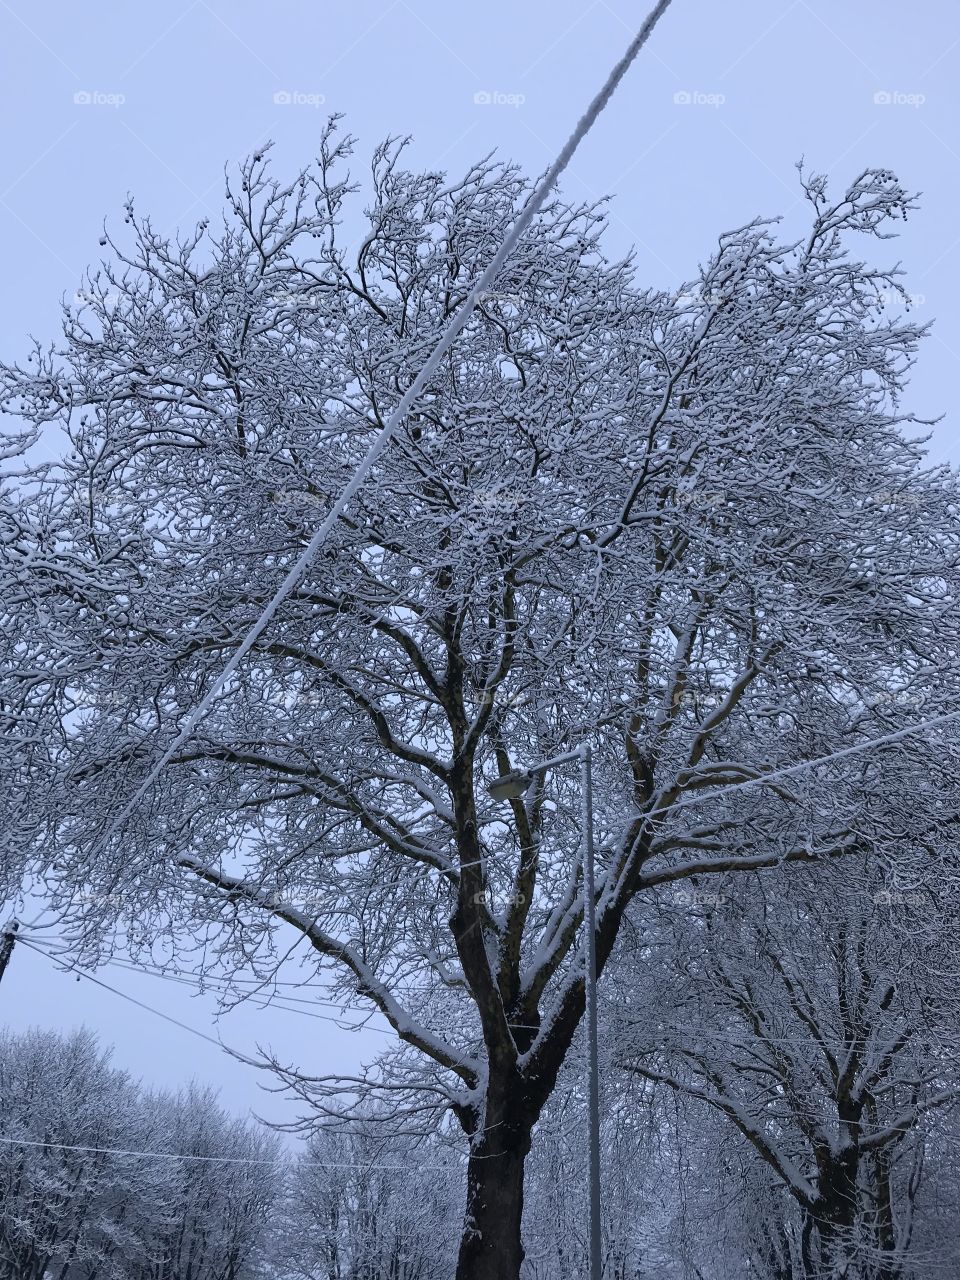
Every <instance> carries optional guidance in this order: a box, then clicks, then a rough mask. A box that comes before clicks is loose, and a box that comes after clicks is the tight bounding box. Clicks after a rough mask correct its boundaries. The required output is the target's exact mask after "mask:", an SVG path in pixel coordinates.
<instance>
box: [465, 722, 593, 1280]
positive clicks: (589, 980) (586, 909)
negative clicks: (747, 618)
mask: <svg viewBox="0 0 960 1280" xmlns="http://www.w3.org/2000/svg"><path fill="white" fill-rule="evenodd" d="M571 760H579V761H580V777H581V781H582V787H583V811H582V812H583V924H584V930H585V932H586V965H585V970H586V972H585V975H584V996H585V1013H586V1019H587V1104H588V1105H587V1110H588V1112H589V1157H590V1280H600V1272H601V1268H602V1259H601V1250H600V1061H599V1051H598V1045H597V933H596V903H595V901H594V848H593V752H592V751H591V748H590V746H589V744H584V746H582V747H578V748H577V750H576V751H570V752H568V753H567V754H566V755H562V756H555V757H554V758H553V759H552V760H544V761H543V762H542V763H541V764H535V765H531V766H530V767H528V768H526V769H514V770H512V771H511V772H510V773H505V774H502V775H501V776H500V777H499V778H495V779H494V781H493V782H491V783H490V784H489V787H488V789H489V791H490V794H491V796H492V797H493V798H494V800H497V801H499V802H504V801H507V800H518V799H519V798H520V796H522V795H523V794H524V792H525V791H526V790H527V788H528V787H529V786H530V784H531V783H532V782H533V780H534V778H536V777H539V776H540V775H541V774H544V773H546V772H547V770H548V769H552V768H554V767H555V766H556V765H561V764H566V763H568V762H569V761H571Z"/></svg>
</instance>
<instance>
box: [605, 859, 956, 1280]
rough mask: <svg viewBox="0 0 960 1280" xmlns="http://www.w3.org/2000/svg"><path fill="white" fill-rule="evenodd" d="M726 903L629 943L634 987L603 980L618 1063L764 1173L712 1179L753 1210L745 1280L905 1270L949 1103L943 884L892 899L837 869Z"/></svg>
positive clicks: (738, 890)
mask: <svg viewBox="0 0 960 1280" xmlns="http://www.w3.org/2000/svg"><path fill="white" fill-rule="evenodd" d="M928 879H929V880H931V881H932V880H933V877H932V876H928ZM729 890H730V891H729V894H728V895H722V896H721V900H720V901H719V902H717V903H712V902H710V903H706V904H700V905H699V908H698V907H697V906H696V905H694V906H693V909H692V910H691V908H690V905H689V904H688V905H687V909H686V911H685V912H684V911H682V910H681V913H680V915H679V918H678V919H677V922H676V927H675V929H674V930H673V931H672V937H671V931H670V930H668V929H666V928H660V929H659V930H658V931H657V938H658V940H657V941H655V942H650V943H644V944H642V950H643V952H644V954H642V955H641V958H640V963H639V965H638V967H637V969H636V970H635V972H634V976H635V977H636V976H638V975H639V977H640V981H639V983H638V984H637V985H634V984H633V983H632V982H631V980H630V978H629V976H628V975H629V973H630V965H629V964H624V966H623V967H622V969H620V970H618V982H620V983H622V984H623V985H622V987H621V990H620V995H621V1005H620V1009H619V1011H618V1013H617V1014H616V1015H614V1016H616V1017H617V1021H618V1023H619V1028H618V1033H617V1035H618V1039H619V1041H620V1044H621V1046H622V1049H621V1059H622V1062H623V1064H624V1065H625V1066H626V1067H627V1068H628V1069H629V1070H631V1071H633V1072H636V1073H637V1074H638V1075H640V1076H642V1077H643V1078H644V1079H645V1080H647V1081H655V1082H659V1083H660V1084H662V1085H665V1086H668V1087H669V1088H671V1089H673V1090H676V1091H677V1092H678V1093H680V1094H682V1095H685V1096H686V1097H687V1098H691V1099H695V1100H697V1101H699V1102H702V1103H706V1104H708V1105H709V1106H710V1107H712V1108H714V1109H715V1110H716V1111H717V1112H719V1113H720V1114H721V1115H722V1116H723V1117H725V1118H726V1120H727V1121H728V1122H729V1124H730V1125H731V1126H732V1128H733V1129H734V1130H735V1131H736V1133H737V1134H738V1135H739V1136H740V1138H741V1139H742V1140H743V1141H742V1142H741V1143H739V1144H735V1150H739V1152H740V1153H741V1155H740V1157H739V1159H741V1160H742V1159H743V1158H744V1157H749V1154H750V1152H751V1150H752V1154H753V1156H754V1159H755V1162H758V1163H760V1164H761V1165H762V1166H763V1167H765V1169H766V1175H765V1176H763V1177H761V1176H760V1171H759V1170H758V1171H755V1172H754V1173H753V1175H752V1176H750V1177H747V1176H745V1175H744V1172H743V1165H742V1164H741V1166H740V1168H739V1170H738V1173H737V1174H736V1176H735V1177H730V1178H729V1179H727V1181H728V1183H729V1184H730V1186H731V1187H732V1186H733V1185H735V1184H739V1186H740V1188H741V1197H743V1196H745V1197H746V1198H747V1200H748V1201H749V1202H751V1203H750V1204H749V1206H748V1207H747V1209H746V1211H745V1212H744V1213H743V1214H742V1215H741V1217H742V1220H743V1221H744V1222H745V1223H746V1224H747V1235H748V1236H750V1237H752V1239H751V1241H750V1245H749V1249H748V1252H749V1253H750V1254H751V1255H752V1256H753V1257H755V1258H757V1259H758V1261H757V1265H755V1267H754V1270H755V1271H756V1272H758V1273H759V1274H761V1275H764V1276H766V1277H768V1278H769V1280H777V1277H779V1276H782V1275H787V1276H798V1277H800V1276H803V1277H807V1276H813V1277H818V1278H819V1277H824V1278H830V1280H832V1278H833V1277H839V1276H846V1277H856V1278H857V1280H891V1277H897V1276H902V1275H908V1274H913V1272H912V1271H911V1269H910V1268H911V1259H910V1245H911V1241H912V1239H913V1236H914V1209H915V1201H916V1197H917V1192H918V1190H919V1187H920V1185H921V1174H922V1171H923V1166H924V1163H925V1157H926V1155H927V1151H928V1147H929V1142H930V1138H929V1133H930V1122H931V1120H933V1119H934V1117H935V1115H936V1113H937V1112H939V1111H940V1110H943V1109H946V1108H954V1107H957V1106H958V1104H960V1073H958V1071H957V1068H956V1060H957V1050H958V1047H960V1045H958V1034H960V1033H958V1031H957V1028H956V1025H955V1009H954V999H953V995H952V991H949V992H948V991H947V990H946V989H944V987H943V985H942V984H938V983H937V982H936V980H935V977H934V975H932V974H931V959H932V952H931V947H930V942H931V937H930V936H929V934H930V932H931V931H930V930H929V928H928V926H927V924H926V921H928V920H929V919H930V918H931V915H932V912H931V908H933V909H934V910H935V911H936V916H935V919H936V921H937V930H938V931H940V932H941V933H942V934H948V933H949V934H951V935H954V936H955V932H956V919H955V912H953V911H950V910H949V905H948V901H947V899H946V895H945V893H944V892H943V885H942V884H941V885H940V892H939V893H937V892H935V891H934V890H933V887H932V886H931V885H928V886H927V887H926V888H920V887H915V888H912V889H910V890H903V889H890V888H889V887H885V880H884V878H882V877H881V875H880V874H878V869H874V870H871V867H870V866H869V865H867V866H864V865H863V864H862V863H860V862H859V860H855V859H849V860H847V862H846V863H845V865H844V866H843V867H842V868H831V869H830V870H829V871H828V872H822V871H821V872H820V874H818V875H817V876H816V877H814V876H811V875H810V874H809V872H808V871H806V870H795V871H793V872H792V873H790V874H789V875H784V876H782V877H779V878H778V879H774V878H772V877H771V878H768V880H767V881H761V882H759V883H757V884H755V885H751V884H750V883H749V882H748V881H741V882H740V883H738V884H737V885H736V886H729ZM911 917H913V919H912V918H911ZM915 922H916V927H914V924H915ZM668 939H670V941H669V942H668V941H667V940H668ZM648 946H650V947H652V948H653V949H654V950H658V951H659V953H658V954H657V956H656V957H655V958H654V957H652V956H651V955H650V954H647V953H646V952H647V947H648ZM660 948H662V949H660ZM955 976H956V974H955V966H954V972H953V974H952V977H953V978H954V980H955ZM938 988H939V989H938ZM952 1156H953V1159H954V1160H956V1159H957V1158H958V1156H960V1150H957V1149H954V1150H953V1153H952ZM747 1163H749V1161H747ZM771 1171H772V1174H773V1179H772V1185H770V1183H771V1179H770V1177H769V1174H770V1173H771ZM758 1179H759V1181H760V1183H761V1184H762V1183H766V1184H767V1186H768V1189H767V1190H766V1191H765V1192H764V1193H762V1194H760V1193H759V1191H758V1188H757V1186H756V1184H757V1182H758ZM778 1200H779V1202H780V1203H779V1205H778ZM758 1202H759V1203H760V1204H762V1205H763V1206H764V1208H763V1211H762V1213H761V1214H760V1215H757V1214H756V1212H755V1208H754V1206H755V1205H756V1203H758ZM791 1202H792V1203H791ZM727 1205H728V1208H727V1212H728V1213H729V1201H728V1202H727ZM764 1266H765V1267H766V1270H764V1269H763V1267H764Z"/></svg>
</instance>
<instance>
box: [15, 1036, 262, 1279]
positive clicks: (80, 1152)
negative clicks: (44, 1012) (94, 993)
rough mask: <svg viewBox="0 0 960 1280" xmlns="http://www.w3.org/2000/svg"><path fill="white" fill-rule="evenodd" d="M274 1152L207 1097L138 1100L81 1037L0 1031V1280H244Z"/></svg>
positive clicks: (255, 1259) (256, 1271)
mask: <svg viewBox="0 0 960 1280" xmlns="http://www.w3.org/2000/svg"><path fill="white" fill-rule="evenodd" d="M181 1156H192V1157H202V1159H196V1158H195V1159H192V1160H183V1159H180V1158H179V1157H181ZM278 1156H279V1149H278V1144H277V1140H276V1138H275V1136H274V1135H271V1134H267V1133H264V1132H263V1131H262V1130H257V1129H256V1128H254V1127H253V1126H251V1125H249V1124H247V1123H245V1122H242V1121H238V1120H233V1119H231V1118H230V1117H228V1116H227V1114H226V1113H225V1112H224V1111H223V1110H222V1109H221V1108H220V1107H219V1106H217V1104H216V1102H215V1100H214V1098H213V1096H212V1094H211V1093H210V1092H209V1091H204V1090H200V1089H194V1088H191V1089H189V1090H187V1091H186V1092H185V1093H184V1094H182V1095H168V1094H157V1095H149V1094H146V1093H144V1092H142V1091H141V1090H140V1089H139V1088H138V1087H137V1086H136V1085H135V1084H134V1082H133V1081H131V1080H130V1078H129V1077H128V1076H127V1075H126V1074H125V1073H123V1072H121V1071H118V1070H116V1069H115V1068H113V1067H111V1066H110V1064H109V1053H107V1052H105V1051H103V1050H100V1049H99V1048H98V1047H97V1045H96V1041H95V1040H94V1037H93V1036H92V1035H91V1034H90V1033H89V1032H87V1031H78V1032H75V1033H73V1034H72V1035H69V1036H60V1035H57V1034H55V1033H53V1032H40V1031H31V1032H27V1033H25V1034H23V1035H20V1036H15V1035H11V1034H9V1033H3V1034H0V1278H2V1280H50V1278H51V1277H56V1280H254V1278H255V1277H259V1276H261V1275H262V1274H264V1273H263V1271H262V1269H261V1263H262V1257H261V1255H260V1250H261V1249H262V1246H263V1245H264V1243H265V1241H266V1239H267V1236H268V1231H269V1228H270V1227H271V1223H272V1214H273V1210H274V1205H275V1201H276V1200H277V1199H278V1193H279V1190H280V1187H281V1186H282V1173H283V1169H282V1164H281V1162H280V1160H279V1159H278ZM168 1157H175V1158H168Z"/></svg>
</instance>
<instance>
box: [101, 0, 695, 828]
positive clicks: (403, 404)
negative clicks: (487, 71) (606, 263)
mask: <svg viewBox="0 0 960 1280" xmlns="http://www.w3.org/2000/svg"><path fill="white" fill-rule="evenodd" d="M670 3H671V0H658V3H657V4H656V5H655V7H654V8H653V9H652V10H651V11H650V13H649V14H648V15H647V18H646V21H645V22H644V24H643V26H642V27H641V28H640V30H639V31H638V32H637V34H636V36H635V37H634V38H633V40H632V41H631V43H630V45H629V47H628V48H627V51H626V52H625V53H624V55H623V57H622V58H621V59H620V61H619V62H618V63H617V64H616V66H615V67H614V68H613V70H612V71H611V72H610V74H609V76H608V77H607V80H606V82H605V83H604V85H603V88H602V89H601V90H600V92H599V93H598V94H597V95H596V97H595V98H594V99H593V101H592V102H591V103H590V105H589V106H588V108H587V110H586V111H585V112H584V114H583V115H582V116H581V118H580V120H579V121H578V123H577V126H576V128H575V129H574V131H573V133H572V134H571V135H570V137H569V138H568V140H567V142H566V143H565V145H564V147H563V149H562V150H561V152H560V154H559V155H558V156H557V158H556V160H555V161H554V162H553V164H552V165H551V167H550V169H549V171H548V172H547V174H546V175H545V177H544V178H543V179H542V180H541V182H540V184H539V185H538V187H537V188H536V190H535V191H534V193H533V195H532V196H531V198H530V200H529V202H528V203H527V204H526V205H524V207H523V209H522V210H521V211H520V214H519V215H518V217H517V219H516V221H515V222H514V224H513V226H512V227H511V228H510V230H509V232H508V233H507V236H506V239H505V240H504V242H503V244H502V245H501V246H500V248H499V249H498V250H497V252H496V253H495V254H494V256H493V258H492V259H491V260H490V263H489V265H488V266H487V268H486V270H485V271H484V272H483V274H482V275H481V276H480V277H479V278H478V279H477V280H476V281H475V283H474V285H473V288H472V289H471V290H470V292H469V293H468V294H467V296H466V298H465V299H464V302H463V305H462V306H461V307H460V310H459V311H458V312H457V313H456V315H455V316H454V317H453V318H452V320H451V321H450V323H449V324H448V325H447V327H446V329H445V330H444V331H443V334H442V335H441V337H440V340H439V341H438V343H437V345H436V347H434V349H433V351H432V353H431V354H430V356H429V357H428V358H427V361H426V363H425V364H424V365H423V367H422V368H421V370H420V372H419V373H418V374H417V376H416V377H415V378H414V380H413V382H412V383H411V384H410V386H409V387H408V389H407V391H406V392H405V393H404V395H403V397H402V399H401V400H400V403H399V404H398V405H397V407H396V409H394V411H393V413H392V414H391V416H390V418H389V420H388V421H387V423H386V424H385V426H384V427H383V429H382V430H381V432H380V433H379V435H378V436H377V438H376V439H375V440H374V442H373V444H372V445H371V446H370V449H369V451H368V452H367V455H366V457H365V458H364V459H363V461H362V462H361V463H360V466H359V467H358V468H357V470H356V472H355V473H354V475H353V478H352V480H351V481H350V483H349V484H348V485H347V486H346V488H345V489H344V490H343V492H342V493H341V494H340V497H339V498H338V499H337V501H336V502H335V503H334V505H333V506H332V507H331V509H330V511H329V512H328V514H327V516H326V519H325V520H324V521H323V523H322V524H321V525H320V527H319V528H318V529H317V531H316V533H314V535H313V537H312V538H311V539H310V541H309V543H308V544H307V546H306V547H305V548H304V550H303V551H302V552H301V553H300V556H299V557H298V558H297V560H296V562H295V564H294V565H293V567H292V568H291V569H290V571H289V572H288V573H287V575H286V577H285V578H284V579H283V581H282V582H281V584H280V586H279V587H278V588H277V590H276V593H275V594H274V596H273V598H272V599H271V600H270V601H269V602H268V603H267V605H266V606H265V608H264V610H263V612H262V613H261V614H260V616H259V618H257V620H256V622H255V623H254V624H253V626H252V627H251V628H250V630H249V631H248V632H247V634H246V635H245V636H244V638H243V640H242V641H241V643H240V644H239V646H238V647H237V649H236V651H235V653H234V654H233V657H232V658H231V659H230V660H229V662H228V663H227V664H226V666H225V667H224V668H223V670H222V671H221V673H220V675H219V676H217V678H216V679H215V680H214V681H213V683H212V684H211V686H210V688H209V689H208V690H207V692H206V694H205V695H204V696H203V698H202V699H201V700H200V702H198V703H197V705H196V706H195V707H194V709H193V710H192V711H191V712H190V713H189V715H188V716H187V718H186V720H185V721H184V724H183V727H182V728H181V730H180V732H179V733H178V734H177V736H176V737H175V738H174V740H173V742H172V743H171V744H170V746H169V747H167V749H166V751H164V753H163V755H162V756H161V757H160V759H159V760H158V761H157V762H156V764H155V765H154V766H153V768H152V769H151V770H150V772H149V774H148V775H147V777H146V778H145V779H144V781H143V782H142V783H141V784H140V786H139V787H137V789H136V791H135V792H134V793H133V795H132V796H131V797H130V799H129V800H128V801H127V803H126V804H125V805H124V806H123V809H122V810H121V811H120V813H119V815H118V816H117V817H116V818H115V819H114V821H113V822H112V823H111V824H110V826H109V827H108V828H107V831H106V833H105V834H104V836H103V837H102V840H101V842H100V843H101V844H103V843H106V841H107V840H109V839H110V837H111V836H112V835H115V834H116V832H117V831H118V830H120V828H121V827H122V826H123V823H124V822H125V821H126V820H127V818H128V817H129V816H130V814H131V813H132V812H133V810H134V809H135V808H136V806H137V805H138V804H139V802H140V800H141V799H142V798H143V796H144V795H145V794H146V793H147V791H148V790H149V789H150V787H151V786H152V785H153V783H154V782H155V781H156V780H157V778H158V776H159V775H160V773H161V772H162V770H163V769H164V768H165V766H166V765H167V764H169V763H170V761H171V760H172V759H173V757H174V755H175V754H176V752H177V751H178V750H179V749H180V747H182V746H183V744H184V743H185V742H186V741H187V740H188V739H189V738H190V736H191V734H192V733H193V731H194V729H195V728H196V726H197V725H198V724H199V723H200V721H201V720H202V719H203V717H204V716H205V715H206V713H207V712H208V711H209V709H210V707H211V705H212V704H213V701H214V699H215V698H216V696H217V694H218V693H219V692H220V690H221V689H222V688H223V686H224V685H225V684H226V682H227V681H228V680H229V679H230V677H231V676H232V675H233V673H234V672H235V671H236V670H237V668H238V667H239V665H240V663H241V662H242V661H243V659H244V658H245V657H246V655H247V654H248V653H249V652H250V650H251V649H252V648H253V646H254V645H255V644H256V642H257V640H258V639H259V637H260V636H261V635H262V633H263V632H264V631H265V630H266V628H267V627H268V626H269V625H270V622H271V621H272V619H273V617H274V615H275V614H276V612H277V610H278V609H279V607H280V605H281V604H282V603H283V602H284V600H286V598H287V596H289V594H290V592H291V591H292V590H293V589H294V587H295V586H296V585H297V583H298V582H299V581H300V579H301V578H302V577H303V575H304V573H305V572H306V570H307V569H308V568H309V566H310V564H311V563H312V561H313V559H314V557H315V556H316V554H317V552H318V551H319V550H320V548H321V547H322V546H323V544H324V543H325V542H326V540H327V538H328V536H329V534H330V531H331V530H332V529H333V528H334V526H335V525H336V523H337V521H338V520H339V519H340V517H341V516H342V515H343V513H344V511H345V510H346V508H347V506H348V505H349V503H350V501H351V499H352V498H353V497H354V496H355V495H356V494H357V492H358V491H359V490H360V488H361V487H362V486H363V484H364V482H365V480H366V479H367V476H368V475H369V474H370V472H371V470H372V469H373V466H374V465H375V463H376V462H377V459H378V458H379V457H380V455H381V454H382V453H383V451H384V450H385V449H386V447H387V445H388V444H389V443H390V441H391V440H392V438H393V436H394V435H395V434H396V432H397V430H398V428H399V427H400V425H401V423H402V422H403V420H404V418H405V417H406V416H407V413H408V412H409V410H410V408H411V406H412V405H413V404H414V402H415V401H416V399H417V397H418V396H419V395H420V394H421V392H422V391H423V390H424V389H425V388H426V387H427V385H428V384H429V382H430V380H431V378H432V377H433V376H434V374H435V373H436V372H437V369H438V368H439V367H440V361H441V360H442V359H443V357H444V356H445V355H446V353H447V352H448V351H449V350H450V348H451V347H452V346H453V343H454V341H455V340H456V338H457V336H458V334H459V333H460V331H461V330H462V329H463V328H464V326H465V325H466V323H467V321H468V320H469V319H470V316H471V315H472V313H473V309H474V306H475V304H476V301H477V298H478V297H479V295H480V294H482V293H483V292H484V291H485V290H486V289H488V288H489V287H490V285H492V284H493V283H494V281H495V280H496V278H497V276H498V275H499V274H500V271H501V269H502V267H503V266H504V264H505V263H506V261H507V259H508V258H509V257H510V254H511V253H512V252H513V250H514V249H515V248H516V246H517V244H518V242H519V241H520V238H521V236H522V235H523V233H524V232H525V231H526V229H527V228H528V227H529V225H530V223H531V222H532V221H533V219H534V217H535V216H536V214H537V213H538V212H539V211H540V209H541V208H542V206H543V204H544V201H545V200H546V199H547V196H548V195H549V193H550V191H551V189H552V188H553V186H554V185H555V184H556V182H557V181H558V179H559V178H560V175H561V174H562V173H563V171H564V170H565V169H566V167H567V165H568V164H569V163H570V161H571V159H572V158H573V155H574V152H575V151H576V150H577V148H578V147H579V146H580V143H581V142H582V141H583V139H584V138H585V137H586V136H587V134H588V133H589V132H590V130H591V129H592V128H593V126H594V124H595V123H596V121H597V119H598V117H599V116H600V113H601V111H603V109H604V107H605V106H606V105H607V103H608V102H609V101H610V99H611V98H612V97H613V95H614V93H615V91H616V89H617V87H618V85H619V84H620V81H621V80H622V79H623V78H624V76H625V75H626V74H627V71H628V70H629V69H630V66H631V65H632V63H633V62H634V60H635V59H636V57H637V55H638V54H639V52H640V50H641V49H642V48H643V46H644V45H645V44H646V43H647V40H648V39H649V37H650V35H651V33H652V32H653V29H654V27H655V26H656V25H657V23H658V22H659V20H660V18H661V17H662V16H663V14H664V13H665V12H666V11H667V9H668V8H669V7H670Z"/></svg>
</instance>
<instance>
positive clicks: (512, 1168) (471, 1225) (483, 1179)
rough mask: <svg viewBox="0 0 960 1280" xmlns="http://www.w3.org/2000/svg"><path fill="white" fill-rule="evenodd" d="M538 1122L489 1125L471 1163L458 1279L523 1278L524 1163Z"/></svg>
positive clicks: (505, 1121) (458, 1263)
mask: <svg viewBox="0 0 960 1280" xmlns="http://www.w3.org/2000/svg"><path fill="white" fill-rule="evenodd" d="M532 1129H533V1124H532V1122H527V1121H513V1122H511V1121H509V1120H504V1121H501V1122H500V1123H494V1124H490V1123H489V1121H488V1124H487V1128H486V1132H485V1134H484V1137H483V1138H482V1140H481V1141H479V1142H475V1143H474V1144H473V1145H472V1147H471V1151H470V1161H469V1164H468V1166H467V1205H466V1216H465V1219H464V1227H463V1236H462V1238H461V1241H460V1254H459V1257H458V1259H457V1274H456V1280H519V1277H520V1267H521V1265H522V1263H523V1258H524V1251H523V1243H522V1241H521V1238H520V1232H521V1225H522V1220H523V1166H524V1161H525V1160H526V1157H527V1154H528V1153H529V1151H530V1144H531V1134H532Z"/></svg>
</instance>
